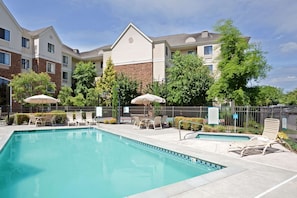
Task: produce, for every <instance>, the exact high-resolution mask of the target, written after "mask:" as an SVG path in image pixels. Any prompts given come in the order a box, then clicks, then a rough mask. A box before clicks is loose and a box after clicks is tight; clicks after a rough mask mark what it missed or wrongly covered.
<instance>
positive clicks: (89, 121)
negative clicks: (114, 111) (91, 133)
mask: <svg viewBox="0 0 297 198" xmlns="http://www.w3.org/2000/svg"><path fill="white" fill-rule="evenodd" d="M86 122H87V124H88V125H91V124H96V120H95V119H94V118H93V116H92V112H86Z"/></svg>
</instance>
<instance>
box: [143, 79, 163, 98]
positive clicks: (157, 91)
mask: <svg viewBox="0 0 297 198" xmlns="http://www.w3.org/2000/svg"><path fill="white" fill-rule="evenodd" d="M144 92H145V93H150V94H154V95H157V96H160V97H162V98H165V99H166V96H167V87H166V84H165V83H160V82H152V83H150V84H148V85H147V86H146V89H145V91H144Z"/></svg>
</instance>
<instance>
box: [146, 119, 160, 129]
mask: <svg viewBox="0 0 297 198" xmlns="http://www.w3.org/2000/svg"><path fill="white" fill-rule="evenodd" d="M148 126H153V128H154V129H155V130H156V129H162V117H161V116H156V117H155V118H154V120H151V121H150V122H149V123H148Z"/></svg>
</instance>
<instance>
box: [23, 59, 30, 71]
mask: <svg viewBox="0 0 297 198" xmlns="http://www.w3.org/2000/svg"><path fill="white" fill-rule="evenodd" d="M29 68H30V61H29V60H28V59H24V58H22V69H29Z"/></svg>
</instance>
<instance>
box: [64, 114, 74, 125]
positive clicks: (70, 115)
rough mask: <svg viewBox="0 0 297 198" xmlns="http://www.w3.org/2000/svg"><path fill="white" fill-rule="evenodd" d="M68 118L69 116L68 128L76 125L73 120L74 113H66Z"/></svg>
mask: <svg viewBox="0 0 297 198" xmlns="http://www.w3.org/2000/svg"><path fill="white" fill-rule="evenodd" d="M66 116H67V123H68V126H70V125H72V124H73V125H76V121H75V120H74V118H73V112H67V113H66Z"/></svg>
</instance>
